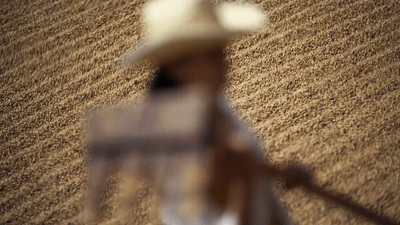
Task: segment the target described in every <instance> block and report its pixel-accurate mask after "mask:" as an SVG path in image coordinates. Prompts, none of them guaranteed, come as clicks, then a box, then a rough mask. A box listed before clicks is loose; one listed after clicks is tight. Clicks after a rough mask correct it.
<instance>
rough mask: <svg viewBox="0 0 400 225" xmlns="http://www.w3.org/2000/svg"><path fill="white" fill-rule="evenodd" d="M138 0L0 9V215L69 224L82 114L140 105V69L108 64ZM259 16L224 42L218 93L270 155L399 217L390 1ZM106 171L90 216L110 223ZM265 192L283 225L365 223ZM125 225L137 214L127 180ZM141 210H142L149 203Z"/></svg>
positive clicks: (395, 21) (280, 6)
mask: <svg viewBox="0 0 400 225" xmlns="http://www.w3.org/2000/svg"><path fill="white" fill-rule="evenodd" d="M143 2H144V1H136V0H133V1H111V0H108V1H106V0H97V1H72V0H65V1H61V0H48V1H45V0H37V1H26V0H15V1H3V4H1V6H0V23H1V26H0V29H1V32H0V38H1V39H0V43H1V47H0V56H1V57H0V84H1V85H0V93H1V107H0V112H1V120H0V122H1V131H0V132H1V135H0V144H1V153H0V155H1V158H0V178H1V181H0V182H1V183H0V184H1V186H0V202H1V203H0V223H1V224H83V223H84V222H83V218H84V213H83V208H84V203H85V196H86V192H85V189H86V180H87V173H86V163H87V149H86V148H85V146H84V144H83V142H82V141H81V134H82V120H83V118H84V116H85V113H86V112H87V110H89V109H91V108H93V107H96V106H100V105H112V104H124V103H126V102H132V101H137V100H142V99H144V98H145V96H146V89H147V87H148V85H149V83H150V82H151V75H152V72H153V70H152V69H151V67H150V66H149V65H138V66H135V67H133V68H131V69H129V70H122V69H121V68H120V66H119V65H120V64H119V63H120V61H119V57H120V56H121V55H122V54H123V53H124V52H125V51H127V50H128V49H129V48H131V47H132V46H133V45H134V44H135V43H137V42H138V41H139V40H140V39H141V38H142V37H143V34H142V25H141V23H140V15H141V13H140V12H141V9H142V7H143ZM253 2H255V3H256V4H259V5H260V6H262V7H263V8H264V9H265V10H267V11H269V14H270V21H271V22H270V24H269V25H268V27H266V28H265V29H263V30H262V31H260V32H259V33H257V34H253V35H247V36H244V37H240V38H237V39H235V40H233V41H232V43H231V44H230V46H229V48H228V53H229V56H228V57H229V59H228V60H229V63H230V68H229V76H228V79H227V87H226V92H227V95H228V96H229V98H230V100H231V101H232V104H233V105H234V109H235V110H236V112H237V113H238V116H239V117H240V118H242V119H243V120H244V121H246V123H248V124H249V126H251V127H253V128H254V130H255V132H256V133H257V135H258V136H259V138H260V139H261V140H262V142H263V144H264V146H265V148H264V150H265V156H266V158H268V160H269V161H270V162H271V163H276V164H278V163H287V162H290V161H298V162H301V163H303V164H305V165H306V166H307V167H309V168H310V169H311V170H312V171H313V172H314V174H315V177H316V182H317V183H318V184H319V185H321V186H323V187H324V188H326V189H329V190H335V191H339V192H341V193H344V194H345V195H346V196H348V197H349V198H350V199H352V200H354V201H356V202H359V203H361V204H363V205H365V206H367V207H368V208H370V209H372V210H374V211H376V212H378V213H381V214H385V215H388V216H390V217H392V218H394V219H396V220H397V221H399V220H400V204H399V203H400V189H399V188H400V116H399V115H400V107H399V106H400V2H399V1H397V0H389V1H386V0H385V1H383V0H336V1H308V0H307V1H304V0H293V1H277V0H270V1H263V0H254V1H253ZM118 180H119V178H118V176H117V175H114V176H112V179H111V181H110V182H109V183H108V191H107V194H106V196H105V197H104V205H105V206H104V207H103V208H102V214H101V217H100V218H99V221H98V223H99V224H119V223H120V220H119V217H118V215H119V214H118V212H117V211H118V210H117V208H118V207H117V197H118V192H119V191H118V186H117V185H116V183H117V182H118ZM276 192H277V194H278V196H279V198H280V199H281V201H282V202H283V203H284V205H285V207H287V209H288V210H289V213H290V216H291V218H292V219H293V221H295V223H296V224H305V225H308V224H324V225H325V224H370V223H369V222H368V221H366V220H364V219H363V218H361V217H359V216H356V215H354V214H352V213H350V212H348V211H346V210H345V209H343V208H341V207H338V206H337V205H334V204H332V203H330V202H326V201H324V200H322V199H320V198H318V197H316V196H314V195H312V194H309V193H305V192H303V191H301V190H297V189H295V190H288V191H286V190H283V189H282V188H280V187H279V185H278V186H277V187H276ZM138 199H139V201H138V203H137V204H136V205H134V207H133V209H132V213H133V214H134V218H135V224H147V223H149V222H150V221H151V218H150V216H149V215H150V213H151V211H152V207H151V205H152V204H153V203H154V201H155V197H154V194H153V190H152V189H151V188H149V187H147V185H146V184H145V183H143V184H140V188H139V191H138ZM153 208H154V207H153Z"/></svg>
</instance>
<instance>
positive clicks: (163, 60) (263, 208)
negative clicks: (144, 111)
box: [123, 0, 289, 225]
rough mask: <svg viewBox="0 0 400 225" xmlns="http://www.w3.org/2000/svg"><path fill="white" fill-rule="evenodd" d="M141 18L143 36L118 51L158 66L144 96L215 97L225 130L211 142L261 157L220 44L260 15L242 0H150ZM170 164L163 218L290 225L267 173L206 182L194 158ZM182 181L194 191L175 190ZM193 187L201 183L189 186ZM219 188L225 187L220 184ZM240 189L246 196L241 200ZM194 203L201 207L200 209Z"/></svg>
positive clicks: (255, 24)
mask: <svg viewBox="0 0 400 225" xmlns="http://www.w3.org/2000/svg"><path fill="white" fill-rule="evenodd" d="M144 22H145V26H146V28H147V33H146V35H147V36H146V40H144V41H143V42H142V43H141V44H139V45H138V46H136V47H135V48H134V49H133V50H130V51H129V52H128V53H127V54H126V55H125V56H124V60H123V63H124V66H125V67H129V66H131V65H133V64H135V63H138V62H141V61H143V60H152V61H155V62H156V63H157V64H158V65H159V69H158V72H157V73H156V75H155V78H154V80H153V84H152V86H151V90H150V96H151V95H152V94H153V93H156V92H160V91H164V90H174V89H180V88H185V87H190V86H196V87H201V89H202V90H203V91H204V92H206V93H207V94H208V95H210V96H211V98H212V99H214V100H215V102H216V105H217V108H218V112H219V117H218V118H219V119H218V120H217V121H215V123H217V124H216V126H220V127H223V129H222V128H221V130H223V132H221V135H220V136H219V138H221V139H223V140H221V143H222V144H221V145H220V146H215V151H217V150H218V148H223V149H228V150H237V151H251V152H252V154H253V155H255V156H256V157H257V158H258V159H259V160H261V161H262V160H263V154H262V150H261V148H260V146H259V145H258V143H257V142H256V140H255V139H254V137H253V135H252V134H251V133H250V132H248V130H247V128H246V126H245V125H244V124H243V123H242V122H240V121H239V120H238V119H237V118H236V117H235V115H234V113H233V111H232V110H231V108H230V106H229V103H228V100H227V99H226V97H225V95H224V93H223V87H224V83H225V77H226V73H227V63H226V59H225V47H226V46H227V44H228V41H229V39H230V38H231V37H233V36H235V35H238V34H243V33H249V32H254V31H257V30H258V29H260V28H262V27H263V26H265V25H266V23H267V17H266V15H265V13H264V12H263V11H262V10H261V9H259V8H258V7H256V6H254V5H251V4H248V3H243V2H240V3H234V2H229V3H221V4H220V5H217V6H214V5H213V4H212V3H211V2H210V1H209V0H156V1H150V2H149V4H147V6H146V8H145V9H144ZM212 151H214V150H212ZM170 163H171V164H173V166H175V171H176V172H174V174H173V175H172V176H169V177H168V179H169V180H167V181H165V182H164V184H160V191H159V192H160V195H161V197H160V199H161V200H160V201H161V202H160V205H161V206H160V207H161V210H160V217H161V220H162V222H163V223H165V224H174V225H177V224H257V225H262V224H275V225H276V224H289V220H288V217H287V215H286V212H285V211H284V210H283V208H282V207H281V206H280V204H279V203H278V201H277V200H276V198H275V196H274V194H273V192H272V189H271V186H270V185H271V184H270V181H269V179H268V178H267V177H257V178H256V179H252V180H250V181H249V182H243V181H241V180H237V181H230V182H227V183H224V181H223V179H221V180H219V181H218V179H217V181H216V182H214V183H213V182H211V183H210V181H205V180H207V179H206V178H205V179H204V182H203V180H202V177H203V174H202V170H207V165H205V164H204V163H203V164H202V163H201V162H199V161H198V160H197V159H196V157H192V156H190V155H184V157H182V156H181V157H178V159H174V160H172V162H170ZM180 174H186V175H187V176H188V177H189V181H188V180H181V178H180ZM186 175H185V176H186ZM190 177H192V180H190ZM184 182H188V183H189V184H187V183H184ZM191 182H192V183H193V185H192V186H191V185H190V183H191ZM218 182H220V183H218ZM180 185H181V186H184V187H185V188H187V189H193V190H194V192H193V193H191V192H190V191H187V190H186V192H185V190H181V189H182V188H181V189H179V186H180ZM196 185H200V186H201V185H203V186H204V185H205V186H207V187H204V188H193V187H194V186H196ZM224 185H226V186H228V187H220V186H224ZM178 189H179V191H178ZM216 189H220V191H215V193H214V194H213V193H209V192H208V191H209V190H216ZM221 190H222V192H221ZM174 192H175V194H174ZM189 192H190V193H189ZM245 192H246V193H250V195H249V196H247V197H246V195H245V194H244V193H245ZM185 193H187V195H189V194H192V195H195V196H196V197H195V198H196V199H198V204H192V203H191V202H189V203H188V202H186V198H185V196H179V195H184V194H185ZM216 193H217V194H216ZM221 193H222V194H221ZM192 199H193V197H192ZM193 201H195V200H193ZM193 201H192V202H193ZM196 201H197V200H196ZM245 201H247V203H246V204H244V202H245ZM199 205H201V206H202V209H199ZM221 205H222V207H221ZM196 207H197V211H196ZM244 212H245V213H244ZM187 214H194V216H190V215H187ZM244 215H245V216H244Z"/></svg>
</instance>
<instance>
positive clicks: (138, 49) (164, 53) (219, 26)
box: [123, 0, 268, 67]
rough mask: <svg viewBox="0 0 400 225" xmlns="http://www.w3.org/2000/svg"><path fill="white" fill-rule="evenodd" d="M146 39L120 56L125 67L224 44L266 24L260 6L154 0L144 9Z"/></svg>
mask: <svg viewBox="0 0 400 225" xmlns="http://www.w3.org/2000/svg"><path fill="white" fill-rule="evenodd" d="M143 17H144V25H145V26H146V28H147V33H146V39H145V40H144V41H141V43H139V44H138V45H136V46H135V47H134V48H133V49H131V50H129V51H128V52H127V53H126V54H125V55H124V56H123V65H124V67H129V66H131V65H133V64H135V63H137V62H139V61H142V60H145V59H151V60H155V61H158V62H163V61H166V60H168V59H173V58H177V57H180V56H182V55H185V54H188V53H191V52H196V51H199V50H201V49H205V48H210V47H213V46H219V45H223V44H225V43H226V42H227V41H228V40H229V39H230V38H231V37H233V36H235V35H237V34H241V33H249V32H253V31H257V30H258V29H260V28H262V27H263V26H264V25H266V24H267V22H268V21H267V16H266V14H265V13H264V11H263V10H262V9H260V8H259V7H257V6H255V5H252V4H249V3H243V2H225V3H221V4H220V5H218V6H214V5H213V4H212V3H211V1H210V0H153V1H151V2H150V3H149V4H147V6H146V7H145V8H144V12H143Z"/></svg>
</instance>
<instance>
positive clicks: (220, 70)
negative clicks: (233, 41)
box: [166, 47, 227, 94]
mask: <svg viewBox="0 0 400 225" xmlns="http://www.w3.org/2000/svg"><path fill="white" fill-rule="evenodd" d="M166 68H167V69H168V70H169V72H170V74H171V76H172V77H173V78H174V79H175V80H176V81H178V82H179V83H181V84H183V85H202V86H203V87H205V88H207V89H209V90H210V91H211V92H212V93H214V94H216V93H218V92H219V91H220V90H221V88H222V87H223V85H224V83H225V74H226V68H227V65H226V60H225V51H224V47H218V48H214V49H211V50H206V51H203V52H198V53H196V54H192V55H190V56H186V57H184V58H181V59H178V60H175V61H172V62H170V63H168V64H167V65H166Z"/></svg>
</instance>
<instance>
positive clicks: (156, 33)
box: [143, 0, 221, 41]
mask: <svg viewBox="0 0 400 225" xmlns="http://www.w3.org/2000/svg"><path fill="white" fill-rule="evenodd" d="M143 16H144V22H145V25H146V27H147V38H148V39H149V40H153V41H155V40H157V39H160V38H165V37H171V36H176V35H179V33H181V32H187V31H191V30H194V29H200V30H201V29H207V28H210V27H213V28H217V27H221V26H220V24H219V21H218V17H217V15H216V12H215V9H214V6H213V4H212V3H211V1H209V0H155V1H152V2H151V3H150V4H149V5H147V7H146V8H145V10H144V15H143Z"/></svg>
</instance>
